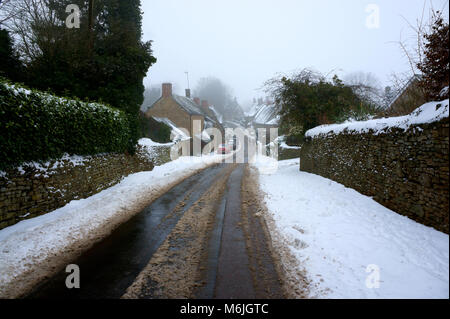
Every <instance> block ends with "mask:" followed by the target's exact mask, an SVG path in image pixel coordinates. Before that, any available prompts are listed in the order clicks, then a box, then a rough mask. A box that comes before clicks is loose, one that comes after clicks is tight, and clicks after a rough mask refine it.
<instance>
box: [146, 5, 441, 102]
mask: <svg viewBox="0 0 450 319" xmlns="http://www.w3.org/2000/svg"><path fill="white" fill-rule="evenodd" d="M371 5H376V6H377V8H379V26H378V27H376V28H369V27H368V26H367V23H366V22H367V19H368V17H369V16H370V14H371V12H370V11H367V9H368V6H371ZM432 8H433V9H434V10H444V16H445V17H446V18H447V19H448V0H434V1H429V0H427V1H425V0H396V1H388V0H382V1H361V0H346V1H334V0H319V1H300V0H278V1H275V0H246V1H242V0H229V1H216V0H213V1H211V0H191V1H180V0H154V1H143V2H142V11H143V33H144V34H143V39H144V41H147V40H152V41H153V43H152V48H153V51H154V55H155V57H156V58H157V59H158V61H157V63H156V64H155V65H153V66H152V68H150V70H149V72H148V74H147V77H146V78H145V80H144V84H145V86H146V88H147V91H146V101H145V102H144V105H143V109H145V108H147V107H148V106H149V105H151V103H152V102H153V100H154V98H150V97H154V96H156V97H157V96H159V95H160V91H159V90H160V85H161V83H163V82H171V83H173V87H174V93H176V94H179V95H183V94H184V89H185V88H187V87H188V79H187V74H186V73H185V72H189V73H188V75H189V86H190V88H191V89H192V90H193V91H194V94H195V93H197V94H199V93H200V92H199V91H201V86H202V83H203V85H204V84H205V83H204V82H205V81H204V80H205V78H210V79H214V80H219V81H220V82H221V84H222V85H224V86H226V87H227V94H228V95H229V99H228V100H227V101H228V102H227V103H230V101H231V102H236V103H238V104H239V105H240V106H241V107H242V108H243V109H244V110H248V109H249V108H250V107H251V105H252V102H253V100H254V98H258V97H261V96H265V93H264V92H263V90H262V86H263V84H264V82H265V81H267V80H268V79H270V78H272V77H274V76H276V75H277V74H280V73H282V74H284V73H287V74H289V73H291V72H295V71H296V70H299V69H303V68H312V69H314V70H317V71H318V72H320V73H322V74H324V75H330V76H332V75H334V74H337V75H338V76H339V77H340V78H343V79H344V80H345V79H346V78H347V80H348V81H354V80H355V78H358V77H359V78H365V79H367V78H369V79H368V80H370V82H371V83H372V84H376V85H377V86H379V87H380V88H384V87H385V86H389V85H392V80H393V75H405V74H408V75H412V74H413V72H412V70H411V68H410V65H409V61H408V58H407V57H406V56H405V53H404V51H403V50H402V49H401V47H400V42H402V43H403V44H405V45H406V46H407V47H408V48H413V47H414V45H415V41H417V38H416V37H417V35H416V33H415V31H414V27H415V26H417V24H418V23H420V21H421V20H423V21H428V20H429V14H430V10H431V9H432ZM411 50H413V49H411ZM202 81H203V82H202ZM152 89H153V91H151V90H152ZM196 91H197V92H196ZM149 98H150V99H149Z"/></svg>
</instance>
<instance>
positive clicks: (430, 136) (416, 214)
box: [300, 118, 449, 234]
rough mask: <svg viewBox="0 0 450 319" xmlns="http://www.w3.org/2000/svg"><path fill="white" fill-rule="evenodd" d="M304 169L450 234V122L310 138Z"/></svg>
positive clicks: (303, 153)
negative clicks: (405, 128) (377, 131)
mask: <svg viewBox="0 0 450 319" xmlns="http://www.w3.org/2000/svg"><path fill="white" fill-rule="evenodd" d="M300 170H302V171H305V172H309V173H314V174H317V175H321V176H323V177H326V178H329V179H331V180H334V181H336V182H338V183H341V184H343V185H345V186H346V187H350V188H353V189H355V190H357V191H358V192H360V193H362V194H365V195H368V196H372V197H373V199H374V200H376V201H377V202H379V203H380V204H382V205H384V206H386V207H387V208H389V209H391V210H393V211H395V212H397V213H399V214H401V215H405V216H408V217H409V218H411V219H413V220H416V221H417V222H420V223H422V224H425V225H427V226H431V227H434V228H435V229H437V230H440V231H442V232H445V233H447V234H448V233H449V212H448V210H449V120H448V118H444V119H442V120H441V121H439V122H435V123H430V124H420V125H415V126H411V127H410V128H409V129H408V130H406V131H404V130H402V129H399V128H392V129H390V130H389V131H386V132H381V133H380V134H378V135H375V134H373V132H368V133H355V132H343V133H340V134H337V135H335V134H328V135H326V136H323V135H321V136H317V137H314V138H312V139H311V138H309V139H307V140H306V142H305V143H304V144H303V146H302V149H301V151H300Z"/></svg>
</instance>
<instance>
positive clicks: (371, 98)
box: [344, 71, 384, 109]
mask: <svg viewBox="0 0 450 319" xmlns="http://www.w3.org/2000/svg"><path fill="white" fill-rule="evenodd" d="M344 83H345V85H347V86H349V87H350V88H352V90H353V92H354V93H355V94H356V95H357V96H358V97H359V98H360V99H361V100H363V101H365V103H366V104H370V105H372V106H373V107H374V109H380V108H382V107H383V106H384V92H383V89H382V86H381V83H380V81H379V80H378V78H377V77H376V76H375V75H374V74H373V73H370V72H361V71H359V72H353V73H350V74H347V75H346V76H345V77H344Z"/></svg>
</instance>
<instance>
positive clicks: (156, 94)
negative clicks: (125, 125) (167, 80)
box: [141, 87, 161, 112]
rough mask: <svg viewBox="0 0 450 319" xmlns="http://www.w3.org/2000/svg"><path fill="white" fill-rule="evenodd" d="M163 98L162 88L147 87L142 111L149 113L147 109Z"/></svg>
mask: <svg viewBox="0 0 450 319" xmlns="http://www.w3.org/2000/svg"><path fill="white" fill-rule="evenodd" d="M160 97H161V88H160V87H147V88H145V92H144V103H142V107H141V110H142V111H143V112H145V111H147V109H148V108H149V107H150V106H151V105H152V104H153V103H155V102H156V101H158V99H159V98H160Z"/></svg>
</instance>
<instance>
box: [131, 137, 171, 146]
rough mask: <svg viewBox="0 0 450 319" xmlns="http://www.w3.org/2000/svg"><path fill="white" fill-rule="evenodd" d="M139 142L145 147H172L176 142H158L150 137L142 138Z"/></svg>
mask: <svg viewBox="0 0 450 319" xmlns="http://www.w3.org/2000/svg"><path fill="white" fill-rule="evenodd" d="M138 144H139V145H141V146H143V147H170V146H172V145H173V144H174V143H158V142H154V141H152V139H150V138H146V137H145V138H141V139H140V140H139V141H138Z"/></svg>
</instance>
